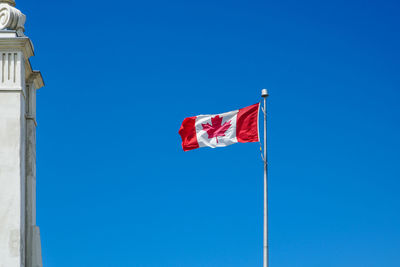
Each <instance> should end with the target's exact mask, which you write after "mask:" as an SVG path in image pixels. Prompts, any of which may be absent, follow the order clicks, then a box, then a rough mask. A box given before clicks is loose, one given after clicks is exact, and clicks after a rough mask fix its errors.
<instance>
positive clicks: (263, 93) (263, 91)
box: [261, 89, 269, 97]
mask: <svg viewBox="0 0 400 267" xmlns="http://www.w3.org/2000/svg"><path fill="white" fill-rule="evenodd" d="M261 96H262V97H268V96H269V94H268V90H267V89H262V90H261Z"/></svg>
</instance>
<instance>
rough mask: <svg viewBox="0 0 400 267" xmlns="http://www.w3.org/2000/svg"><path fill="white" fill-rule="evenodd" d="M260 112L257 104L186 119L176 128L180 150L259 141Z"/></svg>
mask: <svg viewBox="0 0 400 267" xmlns="http://www.w3.org/2000/svg"><path fill="white" fill-rule="evenodd" d="M259 109H260V104H259V103H257V104H254V105H251V106H248V107H245V108H242V109H238V110H234V111H229V112H226V113H221V114H214V115H198V116H194V117H188V118H185V119H184V120H183V122H182V125H181V128H180V129H179V134H180V136H181V138H182V148H183V150H184V151H188V150H192V149H196V148H199V147H206V146H208V147H212V148H215V147H224V146H228V145H232V144H235V143H238V142H239V143H247V142H258V141H259V131H258V116H259Z"/></svg>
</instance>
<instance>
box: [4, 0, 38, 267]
mask: <svg viewBox="0 0 400 267" xmlns="http://www.w3.org/2000/svg"><path fill="white" fill-rule="evenodd" d="M24 24H25V15H24V14H22V13H21V12H20V11H19V10H18V9H16V8H15V2H14V0H0V267H41V266H42V259H41V246H40V233H39V228H38V227H37V226H36V90H37V89H39V88H41V87H43V79H42V76H41V74H40V72H39V71H33V70H32V67H31V64H30V62H29V58H30V57H31V56H33V45H32V43H31V40H30V39H29V38H28V37H26V36H25V35H24Z"/></svg>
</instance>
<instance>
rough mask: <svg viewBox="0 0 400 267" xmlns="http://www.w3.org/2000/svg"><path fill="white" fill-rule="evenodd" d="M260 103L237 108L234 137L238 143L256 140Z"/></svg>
mask: <svg viewBox="0 0 400 267" xmlns="http://www.w3.org/2000/svg"><path fill="white" fill-rule="evenodd" d="M259 108H260V103H258V104H254V105H251V106H248V107H245V108H242V109H239V113H238V116H237V122H236V127H237V128H236V138H237V140H238V142H240V143H247V142H258V140H259V138H258V111H259Z"/></svg>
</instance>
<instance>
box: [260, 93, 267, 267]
mask: <svg viewBox="0 0 400 267" xmlns="http://www.w3.org/2000/svg"><path fill="white" fill-rule="evenodd" d="M261 96H262V97H263V98H264V110H263V113H264V264H263V267H268V159H267V97H268V91H267V89H262V91H261Z"/></svg>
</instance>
